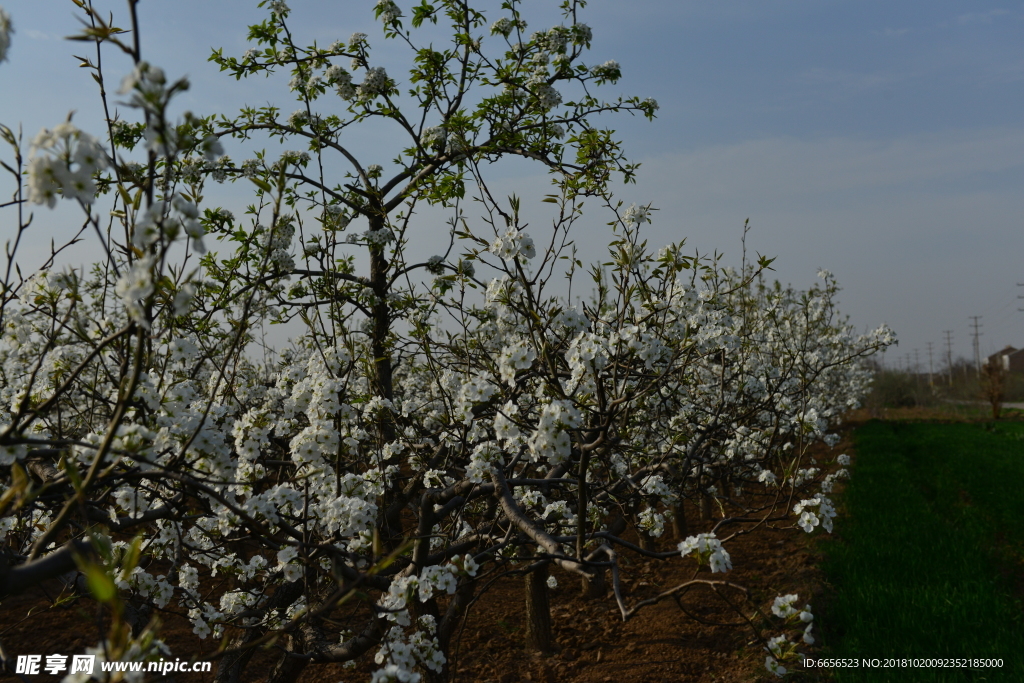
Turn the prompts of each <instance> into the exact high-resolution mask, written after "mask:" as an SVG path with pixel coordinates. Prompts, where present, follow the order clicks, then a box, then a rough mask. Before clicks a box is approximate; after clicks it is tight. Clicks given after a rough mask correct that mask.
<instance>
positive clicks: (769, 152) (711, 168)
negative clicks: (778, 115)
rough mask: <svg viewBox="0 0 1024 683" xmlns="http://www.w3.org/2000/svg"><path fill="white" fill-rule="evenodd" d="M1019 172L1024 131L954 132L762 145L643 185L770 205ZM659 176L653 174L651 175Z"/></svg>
mask: <svg viewBox="0 0 1024 683" xmlns="http://www.w3.org/2000/svg"><path fill="white" fill-rule="evenodd" d="M1022 165H1024V129H990V130H980V131H951V132H944V133H929V134H922V135H915V136H908V137H904V138H899V139H894V140H885V141H880V140H853V139H849V138H839V137H833V138H824V139H819V140H798V139H793V138H782V137H774V138H766V139H761V140H750V141H746V142H741V143H737V144H729V145H718V146H714V147H708V148H704V149H700V150H697V151H694V152H687V153H680V154H672V155H666V156H664V157H661V158H658V159H654V160H651V161H648V162H647V163H646V164H645V165H644V169H645V170H646V173H644V174H643V175H644V176H646V178H647V180H653V181H654V182H655V183H657V182H658V179H661V178H672V179H673V183H674V184H675V183H679V184H680V185H681V186H684V187H687V188H691V189H692V191H693V192H694V193H695V194H697V195H700V196H702V197H705V198H710V197H715V198H719V197H720V198H722V199H725V198H727V197H733V198H734V197H736V196H737V190H738V191H739V193H740V196H744V197H752V196H753V197H757V198H759V199H762V200H766V201H771V202H772V203H786V202H791V201H792V200H793V199H794V198H796V197H801V196H803V197H806V196H809V195H815V194H820V193H834V192H840V193H851V192H855V191H862V190H866V189H879V188H886V189H892V188H897V187H900V186H907V185H916V184H920V183H925V182H953V181H956V180H957V179H962V178H965V177H968V176H972V175H975V174H979V173H999V172H1005V171H1008V170H1010V169H1014V168H1019V167H1021V166H1022ZM653 169H657V170H653Z"/></svg>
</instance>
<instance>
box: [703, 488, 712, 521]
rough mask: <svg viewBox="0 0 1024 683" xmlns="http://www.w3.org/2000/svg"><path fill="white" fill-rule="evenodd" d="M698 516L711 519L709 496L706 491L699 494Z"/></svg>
mask: <svg viewBox="0 0 1024 683" xmlns="http://www.w3.org/2000/svg"><path fill="white" fill-rule="evenodd" d="M700 518H701V519H704V520H707V519H711V496H710V495H709V494H707V493H701V494H700Z"/></svg>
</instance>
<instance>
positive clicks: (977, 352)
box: [967, 315, 984, 377]
mask: <svg viewBox="0 0 1024 683" xmlns="http://www.w3.org/2000/svg"><path fill="white" fill-rule="evenodd" d="M967 317H968V318H970V319H971V320H973V321H974V322H973V323H971V326H972V327H973V328H974V370H975V372H977V373H978V376H979V377H980V376H981V347H980V346H978V337H980V336H981V335H982V333H981V332H978V330H979V329H980V328H981V325H979V324H978V321H979V320H981V319H982V318H983V317H984V316H980V315H969V316H967Z"/></svg>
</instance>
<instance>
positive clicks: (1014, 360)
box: [985, 346, 1024, 373]
mask: <svg viewBox="0 0 1024 683" xmlns="http://www.w3.org/2000/svg"><path fill="white" fill-rule="evenodd" d="M985 365H987V366H995V367H999V368H1002V369H1003V371H1004V372H1021V373H1024V349H1015V348H1013V347H1012V346H1007V347H1006V348H1005V349H1003V350H1002V351H998V352H996V353H993V354H992V355H991V356H989V357H988V358H987V359H986V360H985Z"/></svg>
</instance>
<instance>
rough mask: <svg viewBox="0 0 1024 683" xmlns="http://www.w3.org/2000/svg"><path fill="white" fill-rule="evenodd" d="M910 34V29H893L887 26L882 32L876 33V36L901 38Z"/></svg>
mask: <svg viewBox="0 0 1024 683" xmlns="http://www.w3.org/2000/svg"><path fill="white" fill-rule="evenodd" d="M908 33H910V29H909V28H891V27H889V26H886V27H885V28H884V29H882V30H881V31H875V35H876V36H884V37H886V38H899V37H900V36H903V35H906V34H908Z"/></svg>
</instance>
